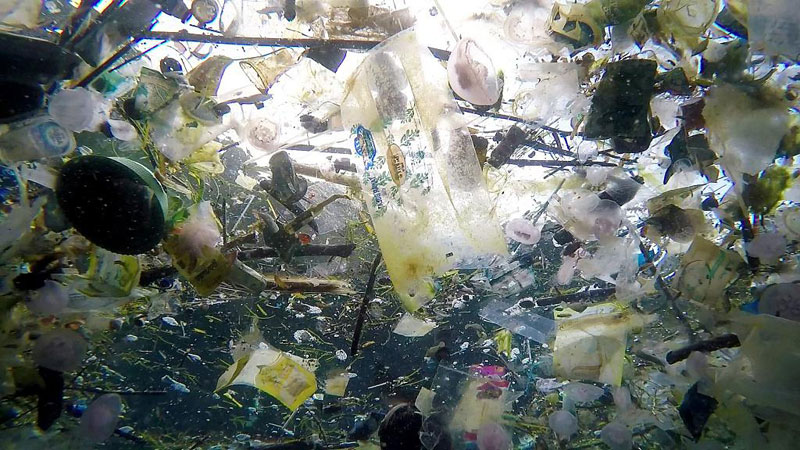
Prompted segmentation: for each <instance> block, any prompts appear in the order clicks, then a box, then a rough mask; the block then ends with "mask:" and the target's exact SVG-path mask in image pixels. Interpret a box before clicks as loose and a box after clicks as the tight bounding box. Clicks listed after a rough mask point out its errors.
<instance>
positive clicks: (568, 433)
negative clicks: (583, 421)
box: [547, 409, 578, 441]
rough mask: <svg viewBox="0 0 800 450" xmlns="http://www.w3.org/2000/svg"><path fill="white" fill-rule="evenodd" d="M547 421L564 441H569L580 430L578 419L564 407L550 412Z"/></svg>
mask: <svg viewBox="0 0 800 450" xmlns="http://www.w3.org/2000/svg"><path fill="white" fill-rule="evenodd" d="M547 423H548V424H549V425H550V429H551V430H553V432H555V433H556V435H558V438H559V439H560V440H562V441H568V440H569V439H570V438H571V437H572V435H574V434H575V433H576V432H577V431H578V419H576V418H575V416H573V415H572V414H570V413H569V412H568V411H564V410H563V409H561V410H558V411H556V412H554V413H553V414H550V416H549V417H548V418H547Z"/></svg>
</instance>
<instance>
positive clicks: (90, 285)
mask: <svg viewBox="0 0 800 450" xmlns="http://www.w3.org/2000/svg"><path fill="white" fill-rule="evenodd" d="M141 273H142V270H141V267H140V266H139V258H138V257H136V256H132V255H118V254H116V253H113V252H110V251H108V250H104V249H102V248H100V247H96V248H95V251H94V252H93V253H92V254H91V256H90V257H89V270H87V271H86V273H85V274H84V275H82V276H80V277H79V278H77V279H76V280H75V281H74V283H75V288H76V289H77V290H78V291H79V292H81V293H83V294H86V295H88V296H90V297H125V296H127V295H130V293H131V290H132V289H133V288H134V287H136V286H138V285H139V276H140V275H141Z"/></svg>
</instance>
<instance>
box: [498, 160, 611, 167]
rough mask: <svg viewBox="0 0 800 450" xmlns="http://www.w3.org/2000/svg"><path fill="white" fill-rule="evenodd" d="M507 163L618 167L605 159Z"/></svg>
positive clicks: (510, 162)
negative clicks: (583, 161)
mask: <svg viewBox="0 0 800 450" xmlns="http://www.w3.org/2000/svg"><path fill="white" fill-rule="evenodd" d="M507 164H513V165H515V166H521V167H524V166H541V167H568V166H603V167H617V165H616V164H612V163H609V162H605V161H586V162H585V163H582V162H580V161H559V160H547V159H509V160H508V161H507Z"/></svg>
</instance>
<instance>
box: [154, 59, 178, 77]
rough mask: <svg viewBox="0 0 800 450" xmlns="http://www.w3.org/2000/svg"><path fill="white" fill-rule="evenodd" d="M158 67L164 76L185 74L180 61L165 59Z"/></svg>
mask: <svg viewBox="0 0 800 450" xmlns="http://www.w3.org/2000/svg"><path fill="white" fill-rule="evenodd" d="M158 66H159V68H160V69H161V73H162V74H164V75H166V74H168V73H183V66H182V65H181V63H180V61H178V60H177V59H175V58H170V57H166V58H163V59H162V60H161V62H159V64H158Z"/></svg>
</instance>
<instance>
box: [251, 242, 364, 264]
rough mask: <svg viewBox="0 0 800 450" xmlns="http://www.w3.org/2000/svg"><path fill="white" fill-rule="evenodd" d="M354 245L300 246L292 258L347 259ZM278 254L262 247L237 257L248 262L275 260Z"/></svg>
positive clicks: (272, 249)
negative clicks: (337, 257) (338, 257)
mask: <svg viewBox="0 0 800 450" xmlns="http://www.w3.org/2000/svg"><path fill="white" fill-rule="evenodd" d="M355 248H356V245H355V244H336V245H315V244H310V245H301V246H299V247H297V249H296V250H295V251H294V253H293V254H292V256H340V257H342V258H347V257H348V256H350V254H351V253H353V250H355ZM279 256H280V254H279V252H278V250H276V249H274V248H272V247H262V248H256V249H252V250H242V251H241V252H239V254H238V255H237V258H238V259H239V261H249V260H251V259H262V258H277V257H279Z"/></svg>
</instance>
